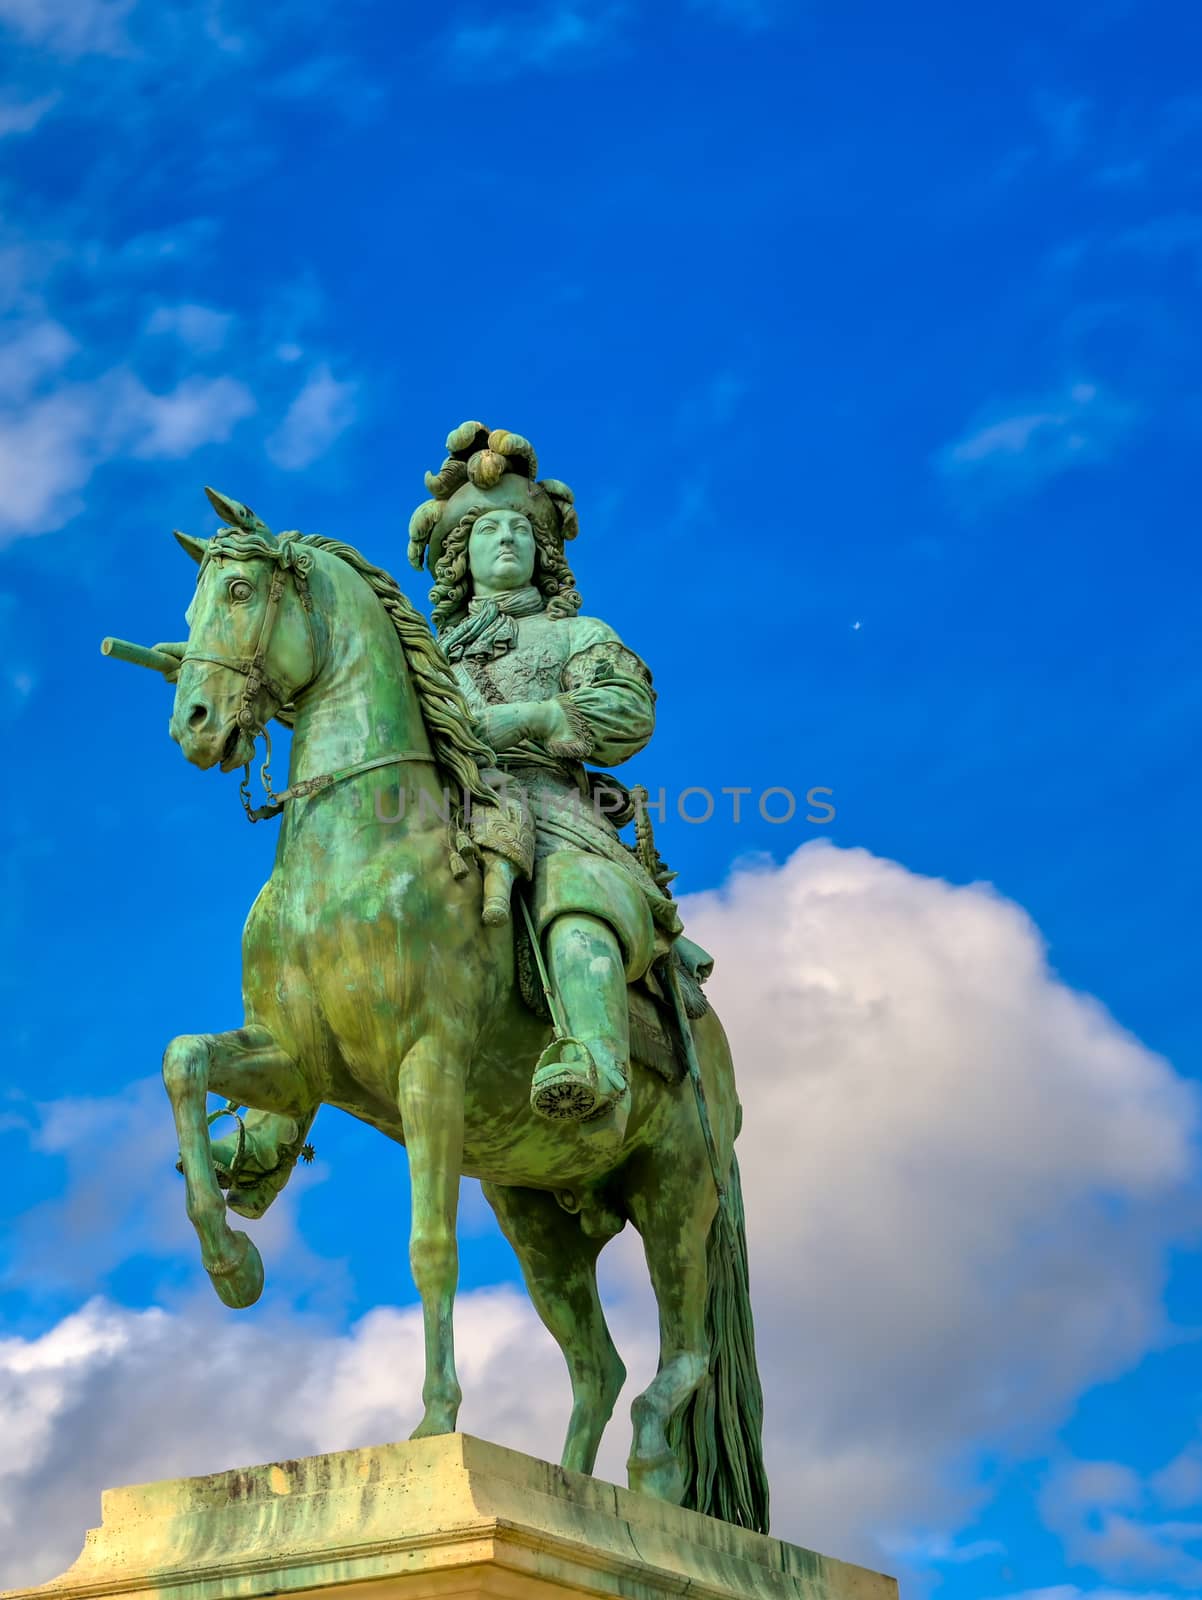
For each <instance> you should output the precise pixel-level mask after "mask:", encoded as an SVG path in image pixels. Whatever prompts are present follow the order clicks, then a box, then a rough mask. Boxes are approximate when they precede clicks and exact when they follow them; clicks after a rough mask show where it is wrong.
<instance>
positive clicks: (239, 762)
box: [220, 722, 255, 772]
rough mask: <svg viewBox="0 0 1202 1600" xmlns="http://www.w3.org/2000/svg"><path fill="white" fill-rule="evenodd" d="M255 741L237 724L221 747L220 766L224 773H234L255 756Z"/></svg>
mask: <svg viewBox="0 0 1202 1600" xmlns="http://www.w3.org/2000/svg"><path fill="white" fill-rule="evenodd" d="M254 750H255V741H254V740H253V739H252V738H251V737H250V735H249V734H248V733H247V732H246V731H245V729H244V728H243V727H242V726H241V725H240V724H239V723H237V722H235V723H234V725H233V726H232V727H231V729H230V731H229V732H228V733H227V734H226V736H225V743H224V744H223V745H222V747H221V756H220V765H221V770H222V772H233V770H234V768H235V767H244V766H245V765H246V763H247V762H248V761H249V760H250V758H251V756H252V755H253V754H254Z"/></svg>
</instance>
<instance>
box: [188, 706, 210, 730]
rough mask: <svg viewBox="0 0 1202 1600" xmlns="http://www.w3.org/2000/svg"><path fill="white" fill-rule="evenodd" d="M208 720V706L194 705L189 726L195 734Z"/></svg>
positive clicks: (189, 718)
mask: <svg viewBox="0 0 1202 1600" xmlns="http://www.w3.org/2000/svg"><path fill="white" fill-rule="evenodd" d="M208 720H209V708H208V706H202V705H194V706H193V707H192V709H191V711H189V713H188V726H189V727H190V728H191V729H192V730H193V732H195V730H196V729H197V728H203V727H204V725H205V723H206V722H207V721H208Z"/></svg>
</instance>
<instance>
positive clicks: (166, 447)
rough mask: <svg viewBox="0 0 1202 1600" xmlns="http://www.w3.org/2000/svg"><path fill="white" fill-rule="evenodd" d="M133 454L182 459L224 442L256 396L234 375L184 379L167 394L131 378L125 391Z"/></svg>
mask: <svg viewBox="0 0 1202 1600" xmlns="http://www.w3.org/2000/svg"><path fill="white" fill-rule="evenodd" d="M124 399H125V404H126V407H127V414H126V417H125V421H126V425H127V427H128V428H129V433H130V446H129V450H130V454H131V455H134V456H138V457H140V458H142V459H144V460H150V459H154V458H159V457H162V458H166V459H168V460H178V459H179V458H180V457H181V456H186V455H191V453H192V451H193V450H196V449H199V448H200V446H201V445H205V444H224V442H225V441H226V440H227V439H228V438H229V436H230V434H231V433H232V432H233V431H234V429H235V428H236V427H237V425H238V423H239V422H241V421H242V420H243V418H245V417H249V416H252V415H253V414H254V411H255V409H256V407H255V400H254V396H253V395H252V394H251V392H250V390H249V389H248V388H247V387H246V385H245V384H244V383H239V382H238V380H237V379H236V378H228V377H221V378H201V377H193V378H185V379H184V380H183V381H182V382H181V383H177V384H176V385H175V387H174V388H173V389H170V390H168V391H167V393H165V394H152V393H151V391H150V390H149V389H147V388H146V387H145V386H144V385H143V384H142V383H141V381H140V380H138V379H136V378H134V379H130V380H129V381H128V382H127V384H126V385H125V393H124Z"/></svg>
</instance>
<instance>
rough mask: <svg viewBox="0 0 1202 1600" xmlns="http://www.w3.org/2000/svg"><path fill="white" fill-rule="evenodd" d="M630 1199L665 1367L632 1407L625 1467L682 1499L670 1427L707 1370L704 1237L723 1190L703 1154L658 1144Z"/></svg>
mask: <svg viewBox="0 0 1202 1600" xmlns="http://www.w3.org/2000/svg"><path fill="white" fill-rule="evenodd" d="M624 1198H625V1201H626V1205H627V1207H628V1209H629V1212H630V1216H631V1220H632V1221H633V1223H634V1225H635V1227H636V1228H637V1229H638V1231H639V1233H640V1234H641V1235H642V1239H643V1249H644V1251H645V1253H646V1257H647V1268H648V1271H649V1273H650V1275H651V1287H652V1289H653V1290H654V1292H655V1299H656V1303H657V1304H658V1306H659V1339H660V1358H659V1370H658V1372H657V1373H656V1375H655V1377H654V1379H653V1380H652V1382H651V1383H650V1385H649V1386H648V1387H647V1388H646V1389H645V1390H644V1391H643V1393H642V1394H640V1395H638V1396H636V1398H635V1400H634V1402H633V1404H632V1406H631V1408H630V1415H631V1420H632V1422H633V1424H634V1438H633V1442H632V1445H631V1451H630V1459H629V1460H628V1461H627V1464H626V1466H627V1473H628V1475H629V1483H630V1487H631V1488H632V1489H635V1490H638V1491H639V1492H640V1493H642V1494H649V1495H654V1496H655V1497H656V1498H657V1499H660V1500H668V1501H670V1502H671V1503H672V1504H674V1505H680V1504H681V1503H682V1502H683V1500H684V1498H685V1490H686V1485H685V1479H684V1473H683V1471H682V1469H681V1464H680V1462H679V1460H678V1459H677V1456H676V1453H675V1451H674V1450H673V1449H672V1447H671V1444H670V1443H669V1439H668V1429H669V1425H670V1424H671V1422H672V1420H673V1419H674V1418H675V1417H676V1416H677V1415H678V1414H679V1413H680V1411H681V1410H682V1409H683V1407H684V1406H685V1405H686V1404H687V1403H688V1401H689V1399H690V1398H691V1396H692V1395H693V1394H694V1393H695V1392H696V1390H697V1389H698V1388H699V1387H700V1385H701V1383H702V1382H703V1381H704V1379H705V1377H706V1374H707V1372H708V1371H709V1340H708V1338H707V1335H706V1327H705V1305H706V1291H707V1268H706V1241H707V1238H708V1235H709V1230H710V1227H711V1225H712V1223H713V1220H714V1216H715V1213H716V1211H717V1207H718V1195H717V1191H716V1190H715V1188H714V1183H713V1178H712V1176H711V1174H710V1171H709V1167H708V1165H707V1164H706V1163H705V1162H704V1161H701V1162H695V1161H691V1160H689V1161H683V1160H673V1159H672V1158H671V1157H670V1156H668V1155H667V1154H666V1152H664V1151H660V1153H659V1155H658V1157H655V1156H651V1155H648V1156H645V1157H643V1158H642V1159H641V1160H640V1162H639V1163H638V1166H637V1168H635V1169H633V1170H632V1171H631V1174H630V1178H629V1180H628V1182H627V1184H626V1185H625V1187H624Z"/></svg>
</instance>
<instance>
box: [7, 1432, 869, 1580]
mask: <svg viewBox="0 0 1202 1600" xmlns="http://www.w3.org/2000/svg"><path fill="white" fill-rule="evenodd" d="M102 1519H103V1520H102V1526H101V1527H99V1528H95V1529H93V1530H92V1532H91V1533H89V1534H88V1537H87V1543H86V1545H85V1546H84V1551H83V1554H82V1555H81V1556H80V1558H79V1560H78V1561H76V1563H75V1564H74V1566H73V1567H71V1569H70V1570H69V1571H68V1572H66V1573H64V1574H63V1576H62V1577H61V1578H57V1579H55V1581H54V1582H52V1583H47V1584H43V1585H41V1586H40V1587H39V1588H36V1589H17V1590H11V1591H9V1592H8V1593H7V1594H5V1595H2V1596H0V1600H34V1597H35V1596H36V1597H37V1600H91V1597H99V1596H101V1595H114V1596H115V1595H122V1596H127V1597H133V1600H151V1597H152V1596H153V1600H256V1597H260V1596H261V1597H263V1600H266V1597H267V1596H269V1595H296V1596H305V1597H307V1600H425V1597H427V1596H435V1595H437V1596H447V1595H456V1596H461V1597H462V1600H469V1597H475V1596H486V1595H487V1596H495V1597H498V1600H562V1597H563V1596H567V1595H602V1596H615V1597H616V1596H621V1597H623V1600H660V1597H661V1596H663V1595H683V1594H685V1593H687V1594H688V1595H689V1596H690V1600H768V1597H771V1600H776V1597H777V1596H780V1597H782V1600H783V1597H785V1596H788V1597H790V1600H897V1584H896V1583H895V1582H894V1580H893V1579H892V1578H886V1577H883V1576H882V1575H881V1574H880V1573H876V1572H869V1571H867V1570H865V1569H864V1568H863V1567H853V1566H848V1565H847V1564H846V1563H845V1562H842V1561H834V1560H832V1559H830V1558H829V1557H827V1556H820V1555H815V1554H814V1553H813V1552H812V1551H809V1550H801V1549H798V1548H797V1547H796V1546H795V1545H789V1544H783V1543H781V1541H780V1540H779V1539H770V1538H764V1537H763V1536H762V1535H760V1534H756V1533H747V1532H745V1531H744V1530H743V1529H741V1528H734V1527H731V1526H730V1524H729V1523H725V1522H717V1521H715V1520H714V1519H713V1518H712V1517H702V1516H698V1515H697V1513H696V1512H693V1511H681V1510H680V1509H679V1508H678V1507H676V1506H668V1505H664V1504H663V1502H662V1501H658V1500H651V1499H649V1498H647V1497H646V1496H645V1495H639V1494H631V1493H630V1492H629V1491H628V1490H626V1489H618V1488H616V1487H615V1486H614V1485H613V1484H609V1483H602V1482H601V1481H600V1480H599V1479H596V1478H586V1477H584V1476H582V1475H581V1474H579V1473H575V1472H564V1471H563V1470H562V1469H561V1468H559V1467H552V1466H548V1465H547V1463H546V1462H545V1461H535V1460H533V1459H532V1458H531V1457H529V1456H523V1455H519V1454H517V1452H516V1451H513V1450H504V1449H502V1448H501V1447H500V1446H499V1445H495V1444H486V1443H485V1442H484V1441H483V1440H481V1439H473V1438H471V1437H470V1436H469V1435H467V1434H462V1433H455V1434H448V1435H446V1436H445V1437H443V1438H440V1439H423V1440H419V1441H416V1442H410V1443H408V1444H393V1445H381V1446H379V1447H378V1448H376V1449H371V1450H344V1451H341V1452H339V1453H338V1454H337V1455H329V1456H308V1457H305V1458H304V1459H303V1460H300V1461H278V1462H275V1463H273V1464H270V1465H267V1466H262V1467H248V1468H246V1469H245V1470H244V1471H235V1472H217V1473H214V1474H213V1475H212V1476H211V1477H207V1478H177V1479H175V1480H174V1481H170V1482H165V1483H151V1484H144V1485H142V1486H140V1487H138V1488H131V1489H110V1490H108V1492H107V1493H106V1494H105V1495H104V1499H103V1505H102Z"/></svg>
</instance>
